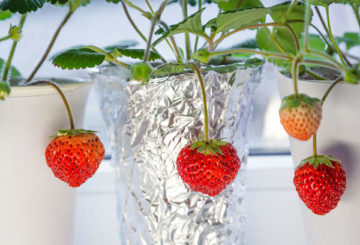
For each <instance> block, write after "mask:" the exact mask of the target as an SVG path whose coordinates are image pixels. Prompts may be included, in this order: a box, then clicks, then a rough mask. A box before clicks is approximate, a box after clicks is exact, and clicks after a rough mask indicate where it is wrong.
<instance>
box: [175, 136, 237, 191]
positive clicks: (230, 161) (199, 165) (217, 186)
mask: <svg viewBox="0 0 360 245" xmlns="http://www.w3.org/2000/svg"><path fill="white" fill-rule="evenodd" d="M240 164H241V163H240V159H239V157H238V155H237V152H236V149H235V148H234V147H233V146H232V145H231V144H230V143H227V142H222V141H219V140H210V142H209V143H206V142H205V141H198V142H196V143H194V144H192V145H188V146H186V147H184V148H183V149H182V150H181V151H180V153H179V155H178V157H177V160H176V165H177V170H178V173H179V175H180V177H181V178H182V180H183V181H184V182H185V183H186V184H188V185H189V187H190V188H191V189H192V190H193V191H197V192H202V193H204V194H207V195H209V196H216V195H218V194H219V193H220V192H221V191H222V190H224V189H225V188H226V186H227V185H229V184H230V183H231V182H232V181H233V180H234V179H235V177H236V175H237V173H238V171H239V168H240Z"/></svg>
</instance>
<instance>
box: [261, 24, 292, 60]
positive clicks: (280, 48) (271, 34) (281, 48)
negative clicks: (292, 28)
mask: <svg viewBox="0 0 360 245" xmlns="http://www.w3.org/2000/svg"><path fill="white" fill-rule="evenodd" d="M265 31H266V32H267V33H268V35H269V36H270V37H271V40H272V41H273V43H274V44H275V46H276V47H277V48H278V49H279V50H280V52H281V53H283V54H287V53H286V51H285V50H284V49H283V47H282V46H281V45H280V43H279V41H278V40H277V39H276V36H275V29H273V30H272V32H270V30H269V29H268V28H265Z"/></svg>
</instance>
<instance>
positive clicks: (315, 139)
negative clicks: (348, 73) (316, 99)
mask: <svg viewBox="0 0 360 245" xmlns="http://www.w3.org/2000/svg"><path fill="white" fill-rule="evenodd" d="M343 80H344V79H343V78H342V77H340V78H338V79H336V80H335V82H333V83H332V84H331V86H330V87H329V88H328V89H327V90H326V92H325V94H324V96H323V98H322V100H321V106H323V104H324V102H325V100H326V98H327V97H328V95H329V94H330V92H331V91H332V90H333V89H334V88H335V86H336V85H337V84H339V83H340V82H342V81H343ZM313 152H314V156H315V157H317V135H316V134H314V135H313Z"/></svg>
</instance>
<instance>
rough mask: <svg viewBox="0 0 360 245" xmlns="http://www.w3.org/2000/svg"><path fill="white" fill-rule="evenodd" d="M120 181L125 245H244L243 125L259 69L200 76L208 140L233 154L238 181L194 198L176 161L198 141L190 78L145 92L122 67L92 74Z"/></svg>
mask: <svg viewBox="0 0 360 245" xmlns="http://www.w3.org/2000/svg"><path fill="white" fill-rule="evenodd" d="M92 75H93V78H94V80H95V81H96V90H97V92H98V95H99V98H100V104H101V109H102V112H103V116H104V119H105V121H106V123H107V126H108V129H109V134H110V138H111V145H112V151H113V152H112V158H113V164H114V167H115V169H116V173H117V192H118V193H117V194H118V215H119V222H120V236H121V240H122V243H123V244H129V245H132V244H189V245H190V244H191V245H198V244H204V245H205V244H206V245H210V244H214V245H215V244H216V245H219V244H237V245H239V244H243V228H244V218H245V211H244V207H243V201H244V194H245V186H246V181H245V179H246V178H245V172H246V161H247V156H248V145H247V141H246V135H247V124H248V121H249V117H250V114H251V105H252V95H253V93H254V90H255V88H256V86H257V84H258V83H259V81H260V77H261V68H250V69H238V70H237V71H236V72H230V73H223V74H221V73H217V72H215V71H207V72H205V73H203V78H204V83H205V87H206V95H207V102H208V111H209V120H210V122H209V130H210V132H209V133H210V136H211V137H212V138H217V139H222V140H225V141H228V142H230V143H231V144H233V145H234V147H235V148H236V149H237V152H238V154H239V158H240V160H241V168H240V171H239V173H238V176H237V178H236V179H235V180H234V181H233V183H232V184H230V185H229V186H228V187H227V188H226V189H225V190H224V191H223V192H221V193H220V194H219V195H218V196H216V197H210V196H207V195H204V194H202V193H197V192H193V191H192V190H190V189H189V187H188V186H187V185H186V184H185V183H184V182H183V181H182V180H181V178H180V176H179V175H178V173H177V169H176V158H177V155H178V153H179V152H180V150H181V149H182V147H184V146H186V145H187V144H189V143H191V142H192V141H194V140H197V139H198V138H199V137H201V136H203V132H204V129H203V126H204V125H203V117H204V113H203V104H202V96H201V89H200V85H199V82H198V81H197V79H196V76H195V75H194V74H193V73H187V74H180V75H173V76H167V77H163V78H156V79H152V80H151V81H150V83H149V84H147V85H145V86H142V85H140V84H139V83H138V82H135V81H130V82H127V81H126V79H127V77H128V76H129V71H128V70H126V69H124V68H121V67H102V68H100V69H99V71H98V72H97V73H93V74H92Z"/></svg>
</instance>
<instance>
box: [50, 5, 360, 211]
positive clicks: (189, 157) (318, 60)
mask: <svg viewBox="0 0 360 245" xmlns="http://www.w3.org/2000/svg"><path fill="white" fill-rule="evenodd" d="M109 1H110V2H113V3H114V4H121V6H122V8H123V10H124V13H125V15H126V16H127V18H128V20H129V22H130V23H131V25H132V26H133V27H134V29H135V31H136V32H137V33H138V35H139V36H140V37H141V39H142V40H143V41H144V42H146V44H147V48H146V49H145V50H139V49H133V48H132V47H124V46H121V45H118V46H116V45H115V46H111V47H106V48H99V47H95V46H80V47H76V48H72V49H69V50H67V51H64V52H62V53H60V54H58V55H57V56H55V57H53V64H54V65H56V66H59V67H61V68H63V69H74V68H75V69H79V68H86V67H94V66H97V65H100V64H102V63H103V62H105V61H107V62H110V63H112V64H116V65H121V66H123V67H126V68H128V69H130V70H131V77H130V79H135V80H139V81H141V82H142V84H146V83H147V82H148V81H149V79H151V77H156V76H161V75H163V76H164V75H168V74H177V73H182V72H188V71H190V70H193V71H194V72H195V74H196V76H197V77H198V81H199V82H200V84H201V86H202V87H203V84H202V79H201V70H207V69H209V67H210V69H214V66H211V65H214V64H216V65H219V64H220V65H225V64H226V65H228V63H229V60H231V62H230V63H232V64H231V65H230V66H232V67H235V69H236V62H239V58H240V59H245V60H246V62H247V63H248V64H253V63H254V61H255V63H256V60H254V59H256V58H257V57H259V56H261V57H263V58H266V59H268V60H269V61H270V62H273V63H274V64H275V65H276V66H278V67H279V68H281V69H282V70H283V71H284V72H285V73H287V74H289V75H290V76H292V79H293V85H294V93H293V94H291V95H289V96H287V97H285V98H284V99H283V102H282V106H281V108H280V110H279V114H280V119H281V123H282V124H283V126H284V129H285V130H286V131H287V132H288V133H289V135H290V136H292V137H295V138H297V139H299V140H304V141H306V140H309V139H310V138H311V137H313V145H314V155H313V156H312V158H313V159H317V160H316V161H312V160H311V161H309V162H308V163H307V165H306V166H307V167H308V168H311V167H312V168H314V169H315V170H314V171H317V170H318V171H323V168H325V167H323V165H324V164H325V165H326V166H327V167H331V166H330V165H332V162H331V161H330V162H329V160H328V159H330V158H326V157H320V156H319V155H318V154H317V150H316V133H317V130H318V128H319V126H320V122H321V118H322V104H323V103H324V102H325V99H326V97H327V96H328V95H329V93H330V92H331V91H332V89H334V87H335V86H336V85H337V84H339V83H340V82H346V83H350V84H357V83H358V81H359V80H360V65H359V60H360V59H359V57H357V56H354V55H352V54H349V50H350V49H351V48H353V47H355V46H359V45H360V35H359V33H354V32H351V33H350V32H349V33H345V34H344V35H343V36H342V37H335V36H334V34H333V32H332V28H331V17H330V6H331V5H332V4H347V5H349V6H351V8H352V10H353V12H354V17H355V19H356V20H357V22H358V24H359V27H360V17H359V6H360V1H359V0H348V1H346V0H330V1H329V0H306V1H298V0H293V1H288V2H284V3H281V4H277V5H274V6H270V7H264V4H263V3H265V1H260V0H256V1H250V0H213V1H202V0H199V1H186V0H183V1H166V0H165V1H163V2H162V4H161V5H160V7H159V9H158V10H156V11H155V10H154V8H153V6H152V5H151V3H150V1H147V0H146V1H145V2H146V5H147V7H148V9H142V8H140V7H139V6H138V5H136V2H135V1H130V0H123V1H119V0H109ZM169 4H180V6H181V8H182V10H183V17H184V18H183V19H182V20H181V21H180V22H178V23H177V24H175V25H171V26H169V25H168V24H167V23H166V22H164V21H163V20H162V19H161V15H162V13H163V11H164V9H165V8H166V7H167V5H169ZM190 4H191V5H192V6H197V7H198V11H196V12H195V13H193V14H189V12H188V6H189V5H190ZM207 4H217V6H218V8H219V14H218V15H217V16H213V17H212V18H209V19H208V20H207V21H206V22H203V21H202V20H203V17H204V16H203V13H204V11H205V9H206V5H207ZM128 8H133V9H135V10H137V11H139V12H140V13H141V14H142V15H143V17H144V18H146V19H148V20H149V21H150V23H151V27H150V34H149V36H147V37H146V36H145V35H144V34H143V33H144V32H143V31H142V30H141V29H140V28H139V26H138V25H137V23H135V22H134V21H133V19H132V17H131V16H130V13H129V11H128ZM320 8H324V9H325V12H326V17H325V18H324V17H323V15H322V14H321V12H320ZM314 15H318V17H319V18H320V20H321V23H322V28H323V29H324V32H323V31H321V30H320V28H319V27H318V26H316V25H314V24H313V23H312V19H313V16H314ZM310 29H313V30H314V31H315V32H316V34H310ZM245 30H251V31H253V32H256V39H255V40H249V41H247V42H245V43H241V44H239V45H237V47H233V48H224V47H222V43H223V41H224V40H226V39H228V38H232V37H234V35H235V34H239V33H241V32H242V31H245ZM154 35H155V36H156V38H154ZM176 35H184V37H185V39H184V40H185V43H184V45H183V47H181V46H179V44H178V43H177V41H176V40H175V38H174V36H176ZM190 35H194V36H195V42H194V43H193V45H191V42H190V40H191V38H190V37H189V36H190ZM160 43H165V44H166V45H168V47H169V50H171V52H172V53H173V54H174V59H173V60H170V61H167V60H165V59H164V58H163V57H162V56H161V54H160V53H159V52H158V50H157V47H158V45H159V44H160ZM340 44H345V46H346V50H342V49H341V48H340ZM124 56H126V57H131V58H134V59H141V60H142V61H141V62H139V63H136V62H135V63H132V64H126V63H124V62H123V61H121V58H122V57H124ZM152 61H158V63H160V65H159V64H158V63H157V64H156V65H155V63H154V62H152ZM219 61H220V62H219ZM234 64H235V65H234ZM225 67H226V66H225ZM222 69H225V68H224V66H222ZM322 71H325V72H322ZM328 74H332V75H334V76H336V77H337V78H336V79H335V80H334V82H333V83H332V85H331V86H329V89H328V90H327V91H326V93H325V95H324V97H323V98H322V99H320V98H312V97H311V96H309V95H306V94H302V93H301V91H299V89H298V79H299V77H308V78H311V79H315V80H329V76H328ZM202 90H203V93H202V94H203V98H204V114H205V122H204V125H205V138H204V139H200V140H198V141H196V142H195V143H193V144H192V145H191V146H187V147H185V148H184V149H183V150H182V151H181V153H180V154H179V157H178V162H177V165H178V168H179V174H180V176H181V177H182V179H183V180H184V181H185V182H186V183H188V185H189V186H190V188H192V189H193V190H195V191H202V192H204V193H206V194H209V195H214V194H217V193H218V192H219V190H221V189H223V188H224V183H226V184H227V183H228V182H229V181H225V182H223V183H221V184H219V185H218V183H219V180H220V179H224V178H226V179H227V180H230V179H233V175H231V176H232V177H229V176H227V175H226V174H224V173H222V176H223V177H224V178H221V176H219V175H218V174H219V173H221V171H220V170H214V172H213V173H209V174H210V175H209V176H210V177H209V178H211V179H212V178H214V179H216V181H213V182H212V185H211V187H210V186H209V185H207V186H206V185H205V184H203V185H200V183H202V181H201V180H204V179H206V178H207V177H206V176H202V175H201V174H200V175H196V174H195V173H194V170H193V168H197V169H201V170H202V171H203V172H204V171H205V168H206V166H205V162H206V159H208V158H209V159H213V158H214V157H215V159H216V158H218V159H219V160H218V161H220V164H219V163H217V164H216V166H218V167H219V168H221V166H222V165H221V164H222V163H221V160H220V159H224V158H227V157H228V156H227V154H224V152H223V150H222V149H223V148H224V147H225V146H227V147H230V148H231V145H230V144H228V143H226V142H222V141H220V140H218V139H209V138H208V130H209V129H208V119H207V107H206V94H205V92H204V89H202ZM226 152H227V150H226ZM324 159H325V160H324ZM331 159H332V158H331ZM209 162H210V165H211V164H214V163H212V162H213V160H210V161H209ZM215 162H216V161H215ZM314 162H316V163H317V164H313V163H314ZM335 162H336V164H335V165H336V166H338V165H339V164H338V162H339V161H335ZM201 163H203V165H204V166H202V165H201ZM231 164H233V168H234V169H237V166H240V162H238V161H237V160H236V159H232V158H231V160H229V162H228V165H231ZM225 166H227V165H225ZM222 167H224V166H222ZM335 168H336V167H335ZM224 169H226V167H224ZM235 175H236V174H235ZM215 176H217V177H215ZM344 181H345V178H344ZM220 182H221V181H220ZM296 185H297V189H298V190H299V188H300V187H299V185H301V182H297V183H296ZM220 186H221V187H220ZM343 187H344V188H345V185H343ZM327 188H337V187H336V186H332V185H329V186H328V187H327ZM341 194H342V193H341ZM341 194H339V195H337V198H338V197H340V196H341ZM317 195H320V196H321V197H323V196H325V195H326V192H325V190H324V192H322V190H319V191H318V192H317ZM300 196H301V195H300ZM325 199H326V198H319V199H318V202H319V205H320V204H321V202H324V200H325ZM303 200H304V199H303ZM321 205H326V204H325V203H322V204H321ZM332 207H334V206H332ZM329 210H330V209H329ZM316 213H321V212H316Z"/></svg>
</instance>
